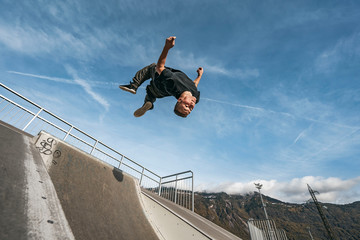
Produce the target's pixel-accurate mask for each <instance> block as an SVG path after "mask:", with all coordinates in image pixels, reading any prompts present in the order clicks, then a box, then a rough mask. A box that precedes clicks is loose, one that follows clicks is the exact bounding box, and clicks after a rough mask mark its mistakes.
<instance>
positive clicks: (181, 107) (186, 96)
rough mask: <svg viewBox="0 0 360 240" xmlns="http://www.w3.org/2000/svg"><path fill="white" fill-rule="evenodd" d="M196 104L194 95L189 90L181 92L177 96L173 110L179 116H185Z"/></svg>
mask: <svg viewBox="0 0 360 240" xmlns="http://www.w3.org/2000/svg"><path fill="white" fill-rule="evenodd" d="M195 104H196V97H194V96H193V95H192V94H191V93H190V92H189V91H185V92H183V93H182V94H181V95H180V97H179V98H178V100H177V102H176V104H175V108H174V112H175V114H176V115H178V116H180V117H184V118H185V117H187V116H188V115H189V114H190V113H191V111H192V110H193V109H194V107H195Z"/></svg>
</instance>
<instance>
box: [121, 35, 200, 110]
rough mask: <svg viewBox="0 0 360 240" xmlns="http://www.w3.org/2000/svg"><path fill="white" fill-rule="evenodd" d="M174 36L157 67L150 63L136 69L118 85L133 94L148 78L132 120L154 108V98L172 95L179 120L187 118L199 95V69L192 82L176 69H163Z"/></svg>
mask: <svg viewBox="0 0 360 240" xmlns="http://www.w3.org/2000/svg"><path fill="white" fill-rule="evenodd" d="M175 39H176V37H169V38H167V39H166V41H165V46H164V48H163V50H162V52H161V55H160V57H159V60H158V62H157V64H155V63H153V64H150V65H149V66H146V67H144V68H143V69H141V70H139V71H138V72H137V73H136V74H135V76H134V77H133V81H132V82H130V84H128V85H120V86H119V87H120V88H121V89H122V90H125V91H128V92H130V93H133V94H136V91H137V89H138V88H139V87H140V85H141V84H142V83H143V82H145V81H146V80H148V79H150V78H151V79H152V80H151V81H150V84H149V85H148V86H147V87H146V97H145V100H144V104H143V106H142V107H141V108H139V109H137V110H136V111H135V112H134V116H135V117H141V116H142V115H144V114H145V113H146V111H148V110H151V109H153V108H154V102H155V101H156V99H157V98H163V97H168V96H174V97H175V98H176V99H177V102H176V104H175V108H174V112H175V114H176V115H178V116H181V117H187V116H188V115H189V114H190V113H191V111H192V110H193V109H194V107H195V104H197V103H198V102H199V100H200V92H199V91H198V89H197V86H198V84H199V82H200V79H201V76H202V74H203V68H202V67H199V68H198V69H197V74H198V76H197V78H196V79H195V80H194V81H193V80H191V79H190V78H189V77H188V76H187V75H186V74H185V73H183V72H182V71H180V70H176V69H173V68H169V67H165V62H166V57H167V55H168V52H169V50H170V49H171V48H172V47H174V46H175Z"/></svg>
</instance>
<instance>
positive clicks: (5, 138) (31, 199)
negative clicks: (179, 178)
mask: <svg viewBox="0 0 360 240" xmlns="http://www.w3.org/2000/svg"><path fill="white" fill-rule="evenodd" d="M0 239H1V240H2V239H77V240H81V239H86V240H88V239H96V240H98V239H120V240H122V239H123V240H142V239H146V240H153V239H154V240H155V239H160V240H183V239H186V240H191V239H196V240H203V239H204V240H206V239H218V240H230V239H240V238H238V237H236V236H235V235H233V234H231V233H229V232H227V231H226V230H224V229H222V228H220V227H218V226H217V225H215V224H213V223H211V222H210V221H208V220H206V219H205V218H202V217H201V216H199V215H197V214H195V213H194V212H191V211H189V210H187V209H185V208H183V207H180V206H178V205H176V204H174V203H173V202H170V201H168V200H165V199H163V198H161V197H159V196H157V195H156V194H153V193H150V192H147V191H146V190H145V189H143V190H142V191H141V190H140V187H139V183H138V180H137V179H135V178H134V177H132V176H130V175H127V174H126V173H124V172H122V171H121V170H119V169H117V168H114V167H112V166H110V165H108V164H106V163H104V162H102V161H100V160H98V159H97V158H95V157H93V156H91V155H89V154H87V153H85V152H83V151H81V150H79V149H78V148H75V147H73V146H71V145H70V144H67V143H66V142H64V141H62V140H60V139H57V138H56V137H54V136H52V135H50V134H48V133H46V132H41V133H39V135H38V136H35V137H33V136H30V135H29V134H27V133H25V132H22V131H20V130H18V129H16V128H13V127H11V126H9V125H7V124H5V123H3V122H1V121H0Z"/></svg>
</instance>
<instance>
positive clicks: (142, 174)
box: [139, 167, 145, 186]
mask: <svg viewBox="0 0 360 240" xmlns="http://www.w3.org/2000/svg"><path fill="white" fill-rule="evenodd" d="M144 170H145V168H144V167H143V168H142V171H141V177H140V183H139V185H140V186H141V182H142V178H143V176H144Z"/></svg>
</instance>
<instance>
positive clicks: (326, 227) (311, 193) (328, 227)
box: [307, 184, 336, 240]
mask: <svg viewBox="0 0 360 240" xmlns="http://www.w3.org/2000/svg"><path fill="white" fill-rule="evenodd" d="M307 186H308V189H309V193H310V195H311V197H312V199H313V200H314V203H315V206H316V208H317V210H318V211H319V214H320V217H321V220H322V221H323V223H324V226H325V229H326V232H327V234H328V236H329V239H330V240H336V238H335V237H334V233H333V232H332V230H331V227H330V224H329V222H328V220H327V219H326V216H325V214H324V212H323V211H322V208H321V206H320V204H319V202H318V200H317V199H316V196H315V193H318V192H316V191H313V190H312V189H311V187H310V186H309V184H307Z"/></svg>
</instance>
